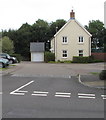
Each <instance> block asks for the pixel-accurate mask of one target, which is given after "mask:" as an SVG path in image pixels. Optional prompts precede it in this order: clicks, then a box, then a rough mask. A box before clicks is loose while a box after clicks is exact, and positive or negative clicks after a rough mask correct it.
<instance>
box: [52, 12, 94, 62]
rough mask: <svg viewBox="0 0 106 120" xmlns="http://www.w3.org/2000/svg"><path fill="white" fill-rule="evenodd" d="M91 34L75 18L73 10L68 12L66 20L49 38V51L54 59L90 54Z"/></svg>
mask: <svg viewBox="0 0 106 120" xmlns="http://www.w3.org/2000/svg"><path fill="white" fill-rule="evenodd" d="M91 36H92V35H91V34H90V33H89V32H88V31H87V30H86V29H85V28H84V27H83V26H82V25H81V24H80V23H79V22H78V21H77V20H76V19H75V12H73V10H72V11H71V12H70V19H69V20H68V22H67V23H66V24H65V25H64V26H63V27H62V28H61V29H60V30H59V31H58V32H57V33H56V34H55V35H54V37H53V39H52V40H51V52H53V53H55V61H58V60H60V61H67V60H72V59H73V56H90V55H91Z"/></svg>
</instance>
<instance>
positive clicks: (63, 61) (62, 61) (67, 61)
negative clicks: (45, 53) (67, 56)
mask: <svg viewBox="0 0 106 120" xmlns="http://www.w3.org/2000/svg"><path fill="white" fill-rule="evenodd" d="M48 63H71V61H49V62H48Z"/></svg>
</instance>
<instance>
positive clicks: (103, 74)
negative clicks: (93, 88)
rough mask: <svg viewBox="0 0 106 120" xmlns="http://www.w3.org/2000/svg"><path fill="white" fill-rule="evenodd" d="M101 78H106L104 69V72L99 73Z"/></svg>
mask: <svg viewBox="0 0 106 120" xmlns="http://www.w3.org/2000/svg"><path fill="white" fill-rule="evenodd" d="M99 78H100V79H101V80H106V70H102V72H101V73H100V74H99Z"/></svg>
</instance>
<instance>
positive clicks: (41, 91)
mask: <svg viewBox="0 0 106 120" xmlns="http://www.w3.org/2000/svg"><path fill="white" fill-rule="evenodd" d="M34 93H41V94H48V93H49V92H42V91H34Z"/></svg>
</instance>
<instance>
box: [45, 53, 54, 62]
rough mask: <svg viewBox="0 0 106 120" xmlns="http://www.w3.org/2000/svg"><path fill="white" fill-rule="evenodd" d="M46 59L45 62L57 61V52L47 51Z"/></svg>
mask: <svg viewBox="0 0 106 120" xmlns="http://www.w3.org/2000/svg"><path fill="white" fill-rule="evenodd" d="M44 61H45V62H49V61H55V54H54V53H51V52H45V55H44Z"/></svg>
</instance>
